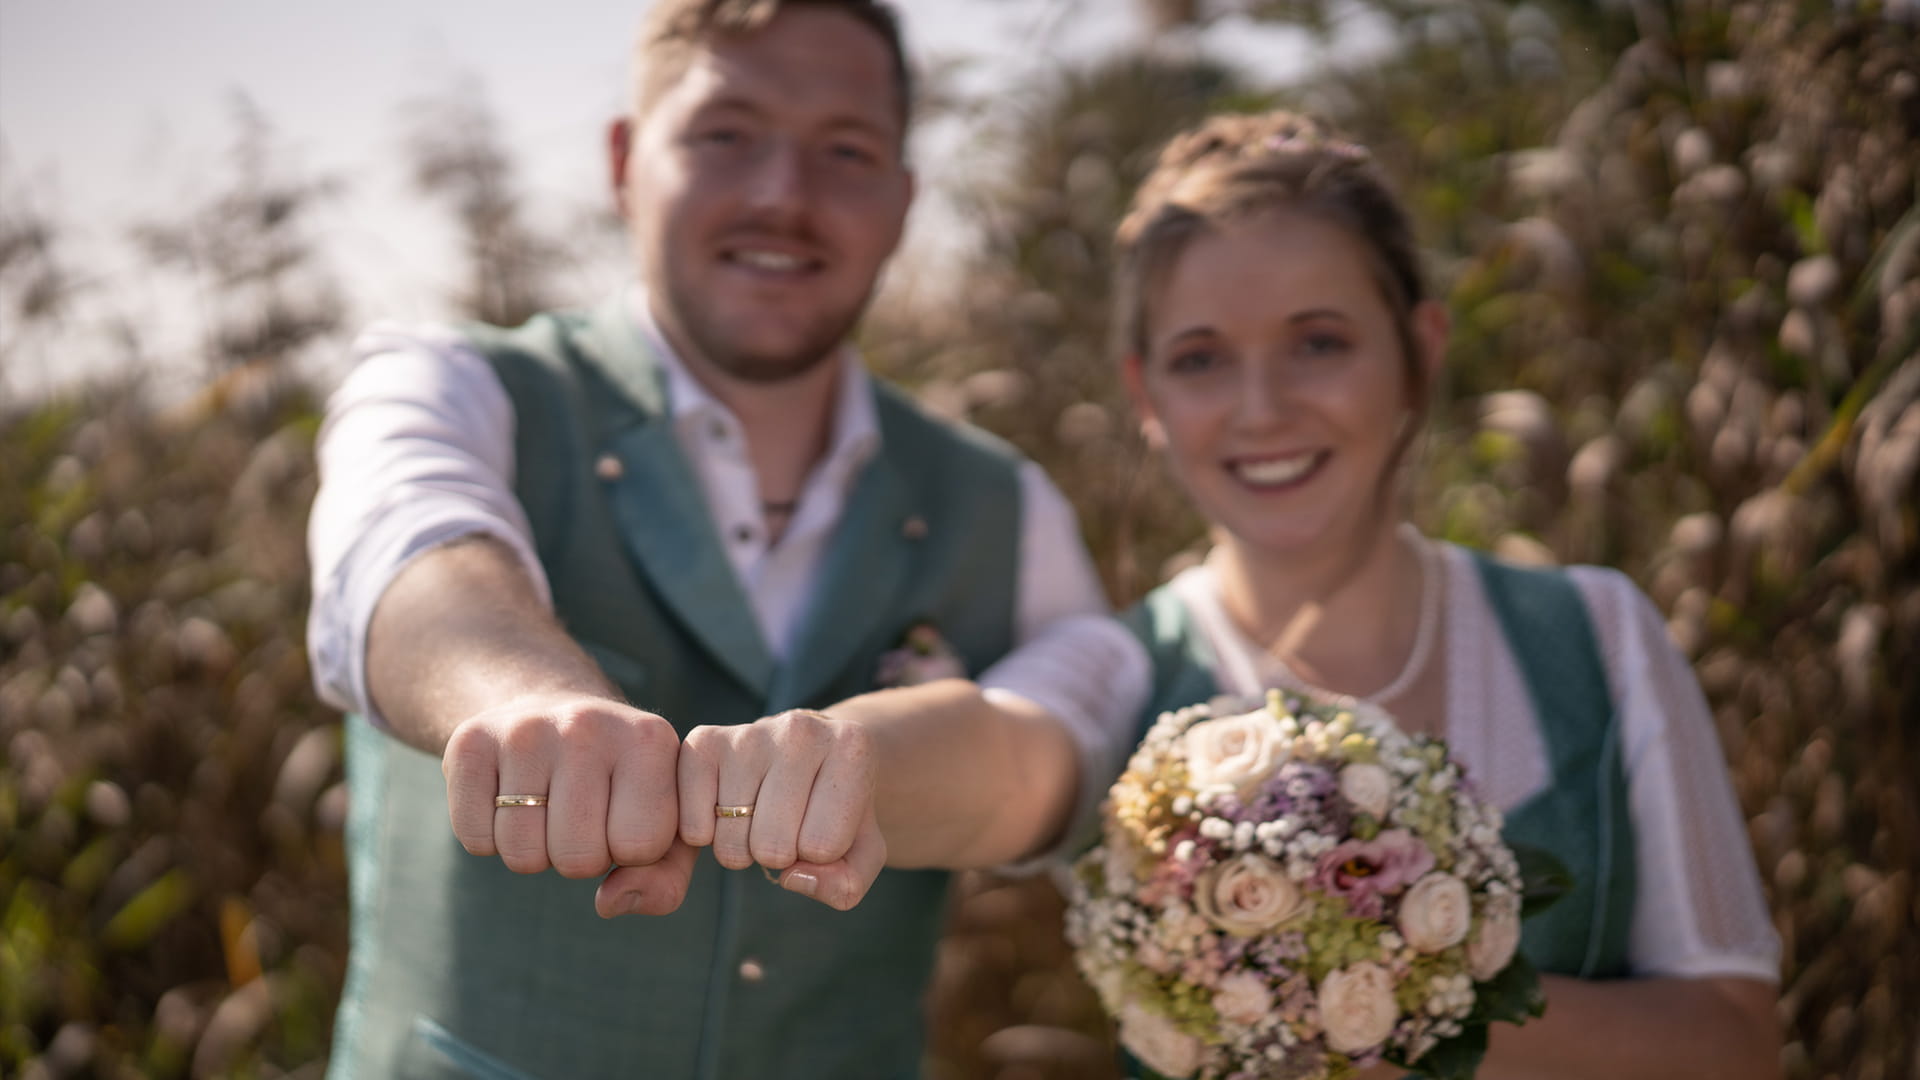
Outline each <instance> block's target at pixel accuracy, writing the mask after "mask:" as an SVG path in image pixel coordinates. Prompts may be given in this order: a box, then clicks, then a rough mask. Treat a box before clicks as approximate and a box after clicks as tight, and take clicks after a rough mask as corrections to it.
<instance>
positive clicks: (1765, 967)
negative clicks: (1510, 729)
mask: <svg viewBox="0 0 1920 1080" xmlns="http://www.w3.org/2000/svg"><path fill="white" fill-rule="evenodd" d="M1574 580H1575V581H1576V582H1578V584H1579V585H1580V588H1581V592H1582V593H1583V594H1584V595H1585V597H1586V600H1587V607H1588V610H1589V611H1591V612H1592V613H1593V619H1594V628H1595V631H1596V632H1597V633H1598V634H1599V637H1600V641H1601V648H1602V651H1603V652H1604V653H1605V655H1606V660H1607V672H1608V678H1609V680H1610V682H1611V685H1612V690H1613V694H1614V697H1615V701H1616V703H1617V707H1618V710H1619V719H1620V735H1621V751H1622V758H1621V760H1622V764H1623V765H1624V767H1625V770H1626V777H1627V788H1628V804H1629V807H1630V809H1631V813H1632V817H1633V829H1634V849H1635V859H1634V869H1635V872H1636V876H1637V887H1638V897H1637V899H1636V901H1635V904H1634V911H1633V928H1632V932H1631V934H1630V935H1629V938H1628V946H1627V951H1628V963H1629V964H1630V966H1631V967H1632V969H1633V973H1634V974H1636V975H1665V976H1680V977H1704V976H1745V977H1748V978H1755V979H1764V980H1767V981H1769V982H1778V981H1779V978H1780V939H1779V936H1778V935H1777V934H1776V933H1775V932H1774V928H1773V921H1772V918H1771V916H1770V915H1769V913H1768V911H1767V902H1766V896H1765V894H1764V893H1763V892H1762V891H1761V887H1760V875H1759V873H1758V871H1757V870H1756V869H1755V867H1754V861H1753V849H1752V847H1751V842H1750V841H1749V840H1748V836H1747V829H1746V822H1745V820H1744V819H1743V818H1742V817H1741V813H1740V805H1739V802H1738V800H1737V799H1736V798H1735V796H1734V791H1733V784H1732V781H1731V779H1730V778H1729V777H1728V774H1727V763H1726V755H1725V754H1724V753H1723V752H1722V750H1721V748H1720V740H1719V737H1718V735H1717V734H1716V733H1715V731H1714V726H1713V717H1712V714H1711V713H1710V712H1709V711H1708V708H1707V701H1706V697H1705V696H1704V695H1703V694H1702V693H1701V692H1700V685H1699V683H1698V682H1697V681H1696V680H1695V678H1694V675H1693V670H1692V668H1690V667H1689V666H1688V665H1687V661H1686V659H1685V658H1684V657H1683V656H1681V655H1680V652H1679V650H1677V649H1675V648H1674V647H1673V645H1672V643H1671V642H1669V641H1668V639H1667V631H1666V623H1665V621H1664V620H1662V619H1661V617H1660V613H1659V612H1658V611H1657V610H1656V609H1655V608H1654V606H1653V603H1652V602H1651V601H1650V600H1648V599H1647V598H1646V596H1645V595H1643V594H1642V593H1641V592H1640V590H1639V589H1638V588H1637V587H1636V586H1635V585H1634V584H1633V582H1632V581H1630V580H1629V579H1628V578H1627V577H1626V576H1625V575H1623V574H1620V573H1619V572H1617V571H1612V570H1599V569H1595V568H1591V567H1581V568H1578V569H1576V570H1575V571H1574Z"/></svg>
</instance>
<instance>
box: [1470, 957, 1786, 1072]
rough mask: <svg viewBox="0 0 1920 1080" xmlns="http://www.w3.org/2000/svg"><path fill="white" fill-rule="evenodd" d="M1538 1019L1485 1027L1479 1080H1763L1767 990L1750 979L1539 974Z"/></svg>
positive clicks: (1769, 1012)
mask: <svg viewBox="0 0 1920 1080" xmlns="http://www.w3.org/2000/svg"><path fill="white" fill-rule="evenodd" d="M1542 986H1543V988H1544V989H1545V990H1546V994H1547V1013H1546V1015H1545V1016H1544V1017H1541V1018H1540V1019H1537V1020H1534V1021H1532V1022H1530V1023H1528V1024H1525V1025H1523V1026H1519V1027H1515V1026H1513V1025H1511V1024H1495V1025H1493V1030H1492V1040H1491V1046H1490V1049H1489V1052H1488V1054H1487V1058H1486V1061H1485V1063H1484V1064H1483V1065H1482V1067H1481V1069H1480V1074H1479V1075H1480V1076H1481V1077H1483V1078H1485V1080H1538V1078H1543V1077H1553V1078H1555V1080H1583V1078H1586V1077H1594V1078H1605V1080H1616V1078H1618V1077H1623V1076H1631V1077H1635V1078H1638V1080H1665V1078H1669V1077H1671V1078H1673V1080H1721V1078H1724V1080H1771V1078H1773V1077H1777V1076H1778V1075H1779V1057H1780V1034H1779V1027H1778V1024H1777V1022H1776V1020H1775V1019H1774V1011H1773V1010H1774V1001H1775V998H1776V996H1777V990H1776V988H1775V987H1774V986H1773V985H1771V984H1769V983H1764V982H1760V981H1758V980H1755V979H1740V978H1711V979H1620V980H1609V981H1587V980H1583V979H1572V978H1566V977H1562V976H1552V975H1550V976H1546V977H1544V978H1543V979H1542Z"/></svg>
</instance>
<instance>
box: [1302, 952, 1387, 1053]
mask: <svg viewBox="0 0 1920 1080" xmlns="http://www.w3.org/2000/svg"><path fill="white" fill-rule="evenodd" d="M1398 1019H1400V1007H1399V1006H1398V1005H1396V1004H1395V1003H1394V1000H1393V976H1392V975H1389V974H1387V969H1386V968H1383V967H1381V966H1380V965H1379V964H1375V963H1371V962H1367V963H1359V964H1355V965H1353V966H1352V967H1347V968H1342V969H1340V970H1339V971H1334V972H1329V973H1328V974H1327V977H1326V978H1325V979H1322V980H1321V981H1320V1026H1321V1027H1322V1028H1324V1029H1325V1030H1326V1033H1327V1046H1328V1047H1330V1048H1331V1049H1334V1050H1338V1051H1339V1052H1341V1053H1343V1054H1361V1053H1365V1052H1366V1051H1368V1050H1371V1049H1373V1048H1374V1047H1376V1046H1378V1045H1380V1044H1381V1043H1382V1042H1384V1041H1386V1038H1387V1036H1388V1035H1391V1034H1393V1024H1394V1021H1396V1020H1398Z"/></svg>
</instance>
